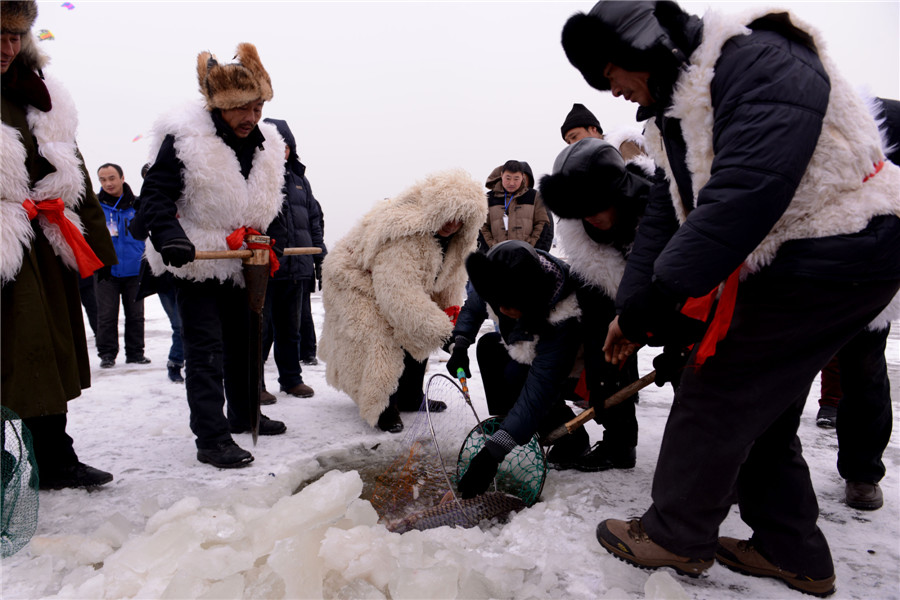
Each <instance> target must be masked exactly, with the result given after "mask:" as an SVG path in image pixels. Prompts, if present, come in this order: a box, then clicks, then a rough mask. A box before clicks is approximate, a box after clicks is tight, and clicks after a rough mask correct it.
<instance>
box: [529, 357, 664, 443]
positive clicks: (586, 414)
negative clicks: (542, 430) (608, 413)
mask: <svg viewBox="0 0 900 600" xmlns="http://www.w3.org/2000/svg"><path fill="white" fill-rule="evenodd" d="M655 380H656V371H650V372H649V373H647V374H646V375H644V376H643V377H641V378H640V379H638V380H637V381H635V382H633V383H630V384H628V385H626V386H625V387H623V388H622V389H621V390H619V391H618V392H616V393H615V394H613V395H612V396H610V397H609V398H607V399H606V400H604V401H603V408H604V409H606V408H612V407H613V406H615V405H616V404H619V403H620V402H622V401H623V400H625V399H626V398H630V397H631V396H633V395H634V394H636V393H637V392H639V391H640V390H642V389H644V388H645V387H647V386H648V385H650V384H651V383H653V382H654V381H655ZM595 412H596V411H595V410H594V407H593V406H592V407H590V408H588V409H587V410H585V411H583V412H581V413H580V414H579V415H578V416H577V417H575V418H574V419H572V420H571V421H566V422H565V423H563V424H562V425H560V426H559V427H557V428H556V429H554V430H553V431H551V432H550V433H548V434H547V435H546V436H545V437H544V439H542V440H541V444H542V445H544V446H548V445H550V444H552V443H553V442H555V441H556V440H558V439H559V438H561V437H562V436H564V435H566V434H567V433H572V432H573V431H575V430H576V429H578V428H579V427H581V426H583V425H584V424H585V423H587V422H588V421H590V420H591V419H593V418H594V413H595Z"/></svg>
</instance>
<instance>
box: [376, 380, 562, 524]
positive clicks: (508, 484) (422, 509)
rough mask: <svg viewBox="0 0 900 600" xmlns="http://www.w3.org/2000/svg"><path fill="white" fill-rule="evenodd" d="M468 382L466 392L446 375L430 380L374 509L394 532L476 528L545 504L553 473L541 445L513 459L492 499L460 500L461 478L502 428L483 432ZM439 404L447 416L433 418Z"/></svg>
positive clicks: (380, 481)
mask: <svg viewBox="0 0 900 600" xmlns="http://www.w3.org/2000/svg"><path fill="white" fill-rule="evenodd" d="M461 381H462V382H463V386H462V387H460V385H458V384H457V383H456V382H455V381H454V380H452V379H451V378H449V377H447V376H446V375H443V374H438V375H433V376H432V377H431V378H430V379H429V381H428V385H427V386H426V389H425V396H424V398H423V401H422V407H421V408H420V410H419V412H418V414H417V415H416V419H415V421H414V422H413V424H412V426H411V427H410V428H409V429H408V431H407V434H406V436H405V437H404V440H403V443H402V444H401V452H400V455H399V456H398V457H397V459H395V460H394V461H393V462H392V463H391V465H390V466H389V467H388V468H387V469H386V470H385V471H384V473H382V474H381V475H379V476H378V477H377V478H376V481H375V487H374V491H373V493H372V498H371V503H372V506H373V507H374V508H375V511H376V512H377V513H378V515H379V517H380V518H381V520H382V522H384V523H385V524H386V525H387V527H388V529H390V530H391V531H397V532H401V533H402V532H403V531H408V530H410V529H418V530H424V529H430V528H432V527H440V526H442V525H450V526H458V527H474V526H476V525H478V524H479V523H480V522H481V521H482V520H484V519H493V518H497V517H504V516H506V515H508V514H509V513H510V512H512V511H517V510H520V509H522V508H524V507H526V506H531V505H532V504H533V503H534V502H536V501H537V499H538V497H539V496H540V492H541V489H542V487H543V481H544V477H545V476H546V467H547V465H546V460H545V459H544V454H543V451H542V450H541V447H540V444H539V443H538V441H537V438H534V439H532V441H531V442H530V443H529V444H527V445H526V446H519V447H518V448H517V449H516V450H514V451H513V452H511V453H510V456H508V457H507V459H506V460H504V462H503V463H502V464H501V465H500V469H499V470H498V474H497V478H496V480H495V486H494V488H493V489H492V490H489V492H488V493H487V494H483V495H482V496H479V497H477V498H472V499H468V500H462V499H460V498H458V497H457V496H456V483H457V481H458V479H459V477H460V476H461V475H462V474H463V473H465V469H466V468H468V464H469V462H470V461H471V459H472V458H473V457H474V454H475V453H477V451H478V449H479V448H480V447H481V446H482V445H483V444H484V437H485V436H486V435H490V434H491V433H492V432H493V430H494V429H496V423H497V420H496V419H488V420H487V421H485V425H487V426H488V427H490V428H491V429H490V430H489V431H488V430H487V429H486V428H485V427H484V426H483V425H482V424H481V422H480V420H479V418H478V414H477V413H476V412H475V409H474V407H473V406H472V404H471V401H470V400H469V398H468V390H467V389H466V388H465V380H464V379H462V380H461ZM464 390H465V391H464ZM435 400H437V401H441V402H443V403H444V404H446V405H447V408H446V410H444V411H442V412H439V413H435V412H433V411H431V406H432V405H431V403H430V402H429V401H435ZM529 470H530V473H529V472H528V471H529Z"/></svg>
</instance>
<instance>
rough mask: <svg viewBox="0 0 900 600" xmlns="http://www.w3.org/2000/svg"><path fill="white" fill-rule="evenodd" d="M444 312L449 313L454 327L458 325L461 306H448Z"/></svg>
mask: <svg viewBox="0 0 900 600" xmlns="http://www.w3.org/2000/svg"><path fill="white" fill-rule="evenodd" d="M444 312H445V313H447V316H448V317H450V322H451V323H453V326H454V327H456V319H457V318H458V317H459V307H458V306H448V307H447V308H445V309H444Z"/></svg>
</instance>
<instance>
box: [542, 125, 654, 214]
mask: <svg viewBox="0 0 900 600" xmlns="http://www.w3.org/2000/svg"><path fill="white" fill-rule="evenodd" d="M649 187H650V183H649V182H648V181H647V180H645V179H643V178H641V177H638V176H637V175H635V174H634V173H632V172H630V171H629V170H627V169H626V168H625V161H624V160H623V159H622V155H620V154H619V151H618V150H616V148H615V147H614V146H613V145H612V144H610V143H608V142H606V141H604V140H599V139H596V138H584V139H582V140H579V141H577V142H575V143H574V144H571V145H569V146H566V147H565V148H564V149H563V151H562V152H560V154H559V156H557V157H556V161H555V162H554V163H553V174H551V175H545V176H544V177H542V178H541V182H540V185H539V188H540V192H541V197H542V198H543V199H544V203H545V204H546V205H547V208H549V209H550V210H551V211H553V213H554V214H555V215H557V216H559V217H560V218H561V219H583V218H586V217H589V216H591V215H595V214H597V213H598V212H601V211H604V210H606V209H608V208H610V207H612V206H620V205H621V204H622V203H623V202H624V203H628V202H630V201H631V199H633V198H637V197H641V196H645V195H646V194H647V192H648V191H649Z"/></svg>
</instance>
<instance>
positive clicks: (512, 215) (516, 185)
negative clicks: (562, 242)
mask: <svg viewBox="0 0 900 600" xmlns="http://www.w3.org/2000/svg"><path fill="white" fill-rule="evenodd" d="M529 170H530V167H529ZM531 179H532V181H533V179H534V178H533V176H532V177H531ZM528 181H529V178H528V175H527V173H526V171H525V167H524V166H523V165H522V163H521V162H520V161H518V160H508V161H506V162H505V163H504V164H503V165H501V166H499V167H497V168H496V169H494V170H493V171H492V172H491V174H490V175H488V178H487V181H486V182H485V186H486V187H487V188H488V190H490V191H489V192H488V195H487V197H488V198H487V199H488V217H487V220H486V221H485V222H484V225H482V227H481V236H482V239H483V240H484V244H485V249H490V248H492V247H493V246H494V244H497V243H499V242H502V241H504V240H523V241H525V242H528V243H529V244H531V245H532V246H535V245H536V244H537V243H538V241H539V240H541V234H542V232H543V230H544V228H545V227H549V226H550V225H549V223H550V216H549V214H548V213H547V209H546V208H544V201H543V200H542V199H541V195H540V194H539V193H538V191H537V190H535V189H533V188H530V187H528ZM549 241H551V242H552V236H551V239H550V240H549ZM544 243H545V244H546V241H545V242H544ZM541 249H542V250H549V249H550V247H549V245H548V246H547V247H546V248H541Z"/></svg>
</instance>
